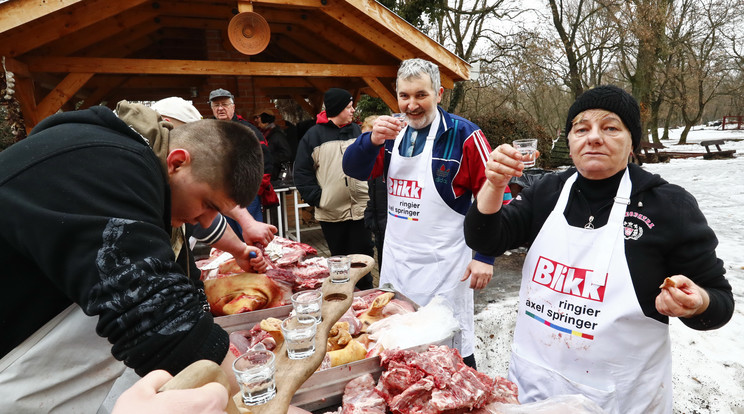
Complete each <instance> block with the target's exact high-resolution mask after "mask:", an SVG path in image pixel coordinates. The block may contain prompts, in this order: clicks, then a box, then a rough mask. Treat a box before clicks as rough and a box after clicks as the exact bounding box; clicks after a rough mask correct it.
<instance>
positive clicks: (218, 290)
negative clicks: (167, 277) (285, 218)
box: [197, 237, 329, 320]
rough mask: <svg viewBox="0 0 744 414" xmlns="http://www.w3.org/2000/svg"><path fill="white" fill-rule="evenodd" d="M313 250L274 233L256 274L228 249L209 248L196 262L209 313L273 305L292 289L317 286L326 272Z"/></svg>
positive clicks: (286, 297) (286, 300)
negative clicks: (264, 265) (205, 256)
mask: <svg viewBox="0 0 744 414" xmlns="http://www.w3.org/2000/svg"><path fill="white" fill-rule="evenodd" d="M315 254H317V251H316V250H315V249H314V248H313V247H312V246H310V245H307V244H305V243H299V242H295V241H292V240H288V239H284V238H282V237H275V238H274V240H272V242H271V243H269V245H268V246H266V248H265V249H264V256H265V257H266V258H268V259H269V262H270V265H269V268H268V269H267V270H266V272H265V274H257V273H246V272H244V271H243V269H241V268H240V267H239V266H238V264H237V262H236V261H235V258H233V257H232V255H230V254H229V253H226V252H221V251H219V250H216V249H212V252H211V254H210V257H209V258H208V259H205V260H200V261H199V262H197V266H199V269H201V271H202V275H201V277H202V280H203V281H204V290H205V293H206V295H207V300H208V301H209V305H210V307H211V310H212V314H213V315H214V316H217V317H221V316H225V315H236V314H242V313H246V312H255V311H259V310H267V309H271V308H277V307H281V306H285V305H288V304H290V297H291V296H292V293H294V292H299V291H302V290H308V289H317V288H319V287H320V286H321V285H322V284H323V280H325V279H326V278H327V277H328V276H329V272H328V266H327V264H326V259H325V258H323V257H315ZM269 314H277V315H280V314H282V312H281V311H280V312H273V313H272V312H270V313H269ZM263 315H264V316H262V315H259V316H258V317H259V318H263V317H265V315H266V314H263ZM259 320H260V319H259Z"/></svg>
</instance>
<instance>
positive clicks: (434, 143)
mask: <svg viewBox="0 0 744 414" xmlns="http://www.w3.org/2000/svg"><path fill="white" fill-rule="evenodd" d="M396 85H397V86H396V87H397V92H398V106H399V107H400V110H401V111H402V112H403V113H404V114H405V118H406V120H405V122H403V121H400V120H399V119H396V118H393V117H389V116H381V117H379V118H378V119H377V120H376V121H375V123H374V126H373V128H372V131H371V133H365V134H363V135H362V136H360V138H359V139H357V141H356V142H355V143H354V144H352V145H351V146H350V147H349V148H348V149H347V150H346V153H345V154H344V172H345V173H346V174H347V175H349V176H351V177H354V178H357V179H368V178H369V176H370V172H372V175H374V176H377V175H379V174H381V173H383V170H386V174H385V179H386V185H387V188H388V220H387V227H386V230H385V244H384V250H383V257H384V258H385V260H384V262H383V265H382V269H381V271H380V284H384V283H390V284H392V285H393V286H394V287H395V289H396V290H398V291H399V292H401V293H403V294H404V295H406V296H408V297H409V298H411V299H412V300H413V301H415V302H416V303H417V304H419V305H422V306H423V305H426V304H428V303H429V301H431V299H433V298H434V297H435V296H437V295H440V296H443V297H444V298H446V299H447V300H448V302H449V303H450V304H451V305H452V308H453V311H454V314H455V317H456V318H457V319H458V321H459V323H460V329H461V334H462V344H461V346H459V347H458V349H459V351H460V352H461V354H462V355H463V357H464V359H465V362H466V363H467V364H468V365H470V366H473V367H474V366H475V357H474V355H473V352H474V345H473V343H474V329H473V324H474V320H473V312H474V309H473V289H481V288H483V287H485V286H486V285H487V284H488V282H489V281H490V280H491V277H492V275H493V257H487V256H485V255H480V254H477V253H476V255H475V258H473V253H472V250H471V249H470V248H468V247H467V245H466V244H465V239H464V236H463V232H462V224H463V220H464V213H465V212H466V211H467V208H468V207H469V206H470V203H471V201H472V196H473V194H476V193H477V192H478V190H479V189H480V186H481V185H482V184H483V182H484V181H485V176H484V175H483V171H484V168H485V160H486V156H487V154H488V153H489V152H490V147H489V145H488V142H487V141H486V139H485V137H484V135H483V132H482V131H481V130H480V129H479V128H478V127H477V126H476V125H474V124H473V123H471V122H469V121H467V120H465V119H463V118H460V117H458V116H455V115H451V114H449V113H447V112H445V111H444V110H442V109H441V108H439V107H438V106H437V104H438V103H439V102H440V101H441V98H442V92H443V88H442V87H441V85H440V79H439V69H438V68H437V66H436V65H434V64H433V63H431V62H428V61H425V60H422V59H410V60H406V61H404V62H403V63H402V64H401V67H400V69H399V71H398V79H397V84H396ZM381 145H384V151H380V146H381ZM376 162H377V167H374V164H375V163H376ZM383 166H384V167H383ZM468 278H469V279H470V281H467V279H468Z"/></svg>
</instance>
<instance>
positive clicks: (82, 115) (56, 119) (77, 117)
mask: <svg viewBox="0 0 744 414" xmlns="http://www.w3.org/2000/svg"><path fill="white" fill-rule="evenodd" d="M61 124H89V125H97V126H101V127H105V128H108V129H112V130H114V131H116V132H119V133H120V134H122V135H125V136H127V137H130V138H132V139H133V140H135V141H137V142H141V143H142V144H143V145H146V144H147V141H146V140H144V139H143V138H144V137H143V136H142V135H140V134H139V133H138V132H137V131H135V130H133V129H132V128H131V127H130V126H128V125H127V124H126V123H124V122H122V120H121V119H119V118H118V117H117V116H116V114H114V113H113V112H112V111H111V110H110V109H109V108H107V107H105V106H93V107H90V108H88V109H84V110H80V111H68V112H61V113H58V114H55V115H52V116H49V117H47V118H45V119H43V120H42V121H41V122H39V124H38V125H36V126H35V127H34V128H33V130H32V131H31V134H29V135H33V134H36V133H39V132H41V131H43V130H46V129H49V128H52V127H55V126H57V125H61Z"/></svg>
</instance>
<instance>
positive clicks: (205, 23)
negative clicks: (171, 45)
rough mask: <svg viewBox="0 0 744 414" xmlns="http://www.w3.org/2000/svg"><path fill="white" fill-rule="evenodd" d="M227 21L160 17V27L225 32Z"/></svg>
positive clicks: (228, 22)
mask: <svg viewBox="0 0 744 414" xmlns="http://www.w3.org/2000/svg"><path fill="white" fill-rule="evenodd" d="M228 24H230V21H229V20H216V19H203V18H200V17H176V16H161V17H160V25H161V26H163V27H186V28H189V29H215V30H227V25H228Z"/></svg>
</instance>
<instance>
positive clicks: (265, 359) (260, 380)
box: [232, 349, 276, 405]
mask: <svg viewBox="0 0 744 414" xmlns="http://www.w3.org/2000/svg"><path fill="white" fill-rule="evenodd" d="M275 360H276V358H275V356H274V353H273V352H271V351H268V350H265V349H263V350H251V351H248V352H246V353H245V354H243V355H241V356H239V357H238V358H237V359H236V360H235V362H233V365H232V369H233V372H234V373H235V378H236V379H237V380H238V385H240V394H241V396H242V397H243V403H244V404H245V405H259V404H264V403H266V402H268V401H269V400H271V399H272V398H274V396H275V395H276V382H275V380H274V372H275V369H276V366H275V365H274V364H275Z"/></svg>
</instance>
